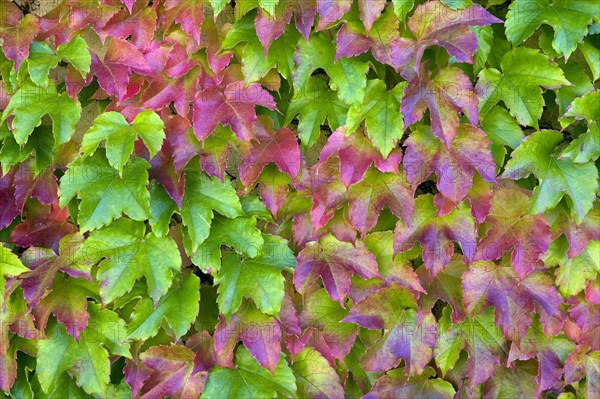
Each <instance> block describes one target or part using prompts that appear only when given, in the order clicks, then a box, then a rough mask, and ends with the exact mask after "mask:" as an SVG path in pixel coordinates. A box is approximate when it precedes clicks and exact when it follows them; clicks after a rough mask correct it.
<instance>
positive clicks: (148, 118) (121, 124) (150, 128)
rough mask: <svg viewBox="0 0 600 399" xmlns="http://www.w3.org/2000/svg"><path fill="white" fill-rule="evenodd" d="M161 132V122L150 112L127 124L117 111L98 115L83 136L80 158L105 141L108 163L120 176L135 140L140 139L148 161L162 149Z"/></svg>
mask: <svg viewBox="0 0 600 399" xmlns="http://www.w3.org/2000/svg"><path fill="white" fill-rule="evenodd" d="M164 129H165V125H164V123H163V121H162V120H161V119H160V117H159V116H158V114H156V112H154V111H143V112H141V113H139V114H138V115H137V116H136V117H135V119H134V120H133V123H132V124H131V125H129V123H128V122H127V120H126V119H125V117H124V116H123V115H122V114H120V113H118V112H106V113H103V114H100V115H99V116H98V117H97V118H96V120H95V121H94V125H93V126H92V127H91V128H90V129H89V130H88V131H87V132H86V133H85V135H84V136H83V142H82V143H81V150H82V151H83V153H84V154H83V158H85V157H87V156H89V155H91V154H93V153H94V151H96V149H97V148H98V145H99V144H100V143H101V142H102V141H105V142H106V158H108V163H110V164H111V166H112V167H114V168H115V169H117V170H118V171H119V175H120V176H122V174H123V168H124V166H125V164H126V163H127V161H128V160H129V157H130V156H131V153H132V152H133V145H134V143H135V140H136V139H138V138H141V139H142V141H143V142H144V144H146V147H147V148H148V151H149V152H150V158H153V157H154V155H156V153H157V152H158V150H160V147H161V146H162V142H163V140H164V138H165V131H164Z"/></svg>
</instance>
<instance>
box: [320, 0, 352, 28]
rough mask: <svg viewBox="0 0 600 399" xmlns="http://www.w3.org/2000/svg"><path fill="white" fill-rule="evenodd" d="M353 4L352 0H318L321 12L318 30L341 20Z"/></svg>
mask: <svg viewBox="0 0 600 399" xmlns="http://www.w3.org/2000/svg"><path fill="white" fill-rule="evenodd" d="M351 6H352V0H317V11H318V12H319V24H318V25H317V31H320V30H323V29H325V28H326V27H327V26H328V25H330V24H333V23H334V22H337V21H339V20H340V19H341V18H342V17H343V16H344V14H346V13H347V12H348V11H350V7H351Z"/></svg>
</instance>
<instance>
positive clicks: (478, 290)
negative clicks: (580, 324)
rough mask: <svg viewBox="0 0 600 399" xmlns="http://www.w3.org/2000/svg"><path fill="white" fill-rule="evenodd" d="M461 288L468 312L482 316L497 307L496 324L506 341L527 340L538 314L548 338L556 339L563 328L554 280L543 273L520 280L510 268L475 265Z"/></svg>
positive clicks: (466, 273)
mask: <svg viewBox="0 0 600 399" xmlns="http://www.w3.org/2000/svg"><path fill="white" fill-rule="evenodd" d="M462 285H463V289H464V294H463V302H464V304H465V307H466V309H467V312H468V313H470V314H479V313H481V312H483V311H485V310H486V309H488V308H489V307H491V306H494V307H495V309H496V312H495V313H496V324H497V325H498V326H499V327H500V328H501V329H502V333H503V334H504V336H505V337H506V338H507V339H511V340H512V339H518V338H523V337H525V335H526V334H527V329H528V328H529V326H530V325H531V319H532V315H533V314H534V313H536V312H537V313H538V314H540V317H541V320H542V322H543V323H544V325H545V329H544V331H545V333H546V334H553V335H555V334H556V333H557V330H560V328H561V326H562V320H563V317H564V315H563V312H562V311H561V310H560V308H559V306H560V304H561V303H562V301H561V299H560V296H559V294H558V291H557V289H556V288H555V287H554V284H553V282H552V279H551V278H550V277H548V276H547V275H546V274H545V273H544V272H543V271H534V272H532V273H530V274H529V275H527V276H526V277H525V278H523V279H522V280H519V277H518V276H517V274H516V273H515V271H514V270H513V268H512V267H510V266H502V265H496V264H495V263H492V262H489V261H476V262H474V263H473V264H472V265H471V266H470V267H469V269H468V270H467V271H466V272H465V274H464V275H463V280H462ZM557 324H558V325H557Z"/></svg>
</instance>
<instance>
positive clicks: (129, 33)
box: [97, 7, 157, 50]
mask: <svg viewBox="0 0 600 399" xmlns="http://www.w3.org/2000/svg"><path fill="white" fill-rule="evenodd" d="M156 27H157V15H156V10H154V9H152V8H150V7H147V8H143V9H141V10H140V11H138V12H136V13H134V14H133V15H131V14H130V13H129V12H127V11H125V10H123V11H120V12H118V13H117V14H115V15H114V16H113V17H112V18H111V19H110V20H109V21H108V22H107V23H106V25H105V26H103V27H102V29H101V30H98V31H97V32H98V35H99V36H100V38H101V39H102V41H105V40H106V39H107V38H109V37H118V38H121V39H127V38H129V37H130V38H131V43H133V45H134V46H135V47H137V48H138V49H139V50H145V49H147V48H148V46H149V45H150V44H151V42H152V39H153V37H154V33H155V32H156Z"/></svg>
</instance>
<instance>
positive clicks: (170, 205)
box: [150, 184, 177, 237]
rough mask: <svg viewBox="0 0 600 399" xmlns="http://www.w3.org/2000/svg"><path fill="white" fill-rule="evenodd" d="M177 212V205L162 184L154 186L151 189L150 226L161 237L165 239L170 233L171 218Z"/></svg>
mask: <svg viewBox="0 0 600 399" xmlns="http://www.w3.org/2000/svg"><path fill="white" fill-rule="evenodd" d="M176 210H177V204H176V203H175V201H173V199H172V198H171V197H170V196H169V194H168V193H167V190H165V188H164V187H163V186H162V185H161V184H154V185H153V186H152V187H151V188H150V226H152V231H153V232H154V234H156V235H157V236H159V237H164V236H165V235H167V233H168V232H169V225H170V223H171V217H172V216H173V213H175V211H176Z"/></svg>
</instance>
